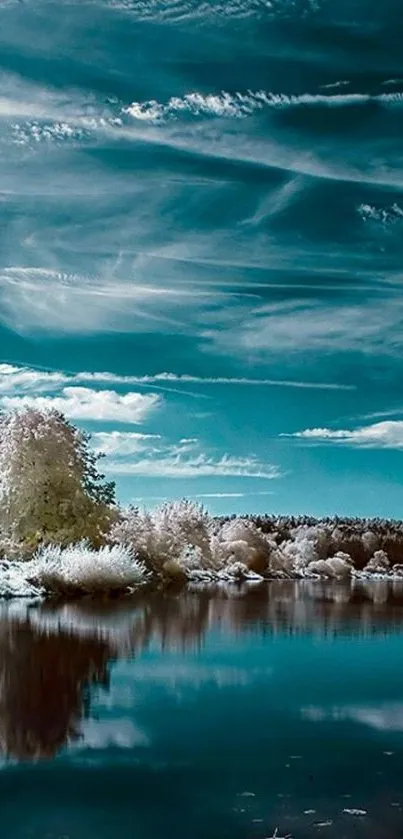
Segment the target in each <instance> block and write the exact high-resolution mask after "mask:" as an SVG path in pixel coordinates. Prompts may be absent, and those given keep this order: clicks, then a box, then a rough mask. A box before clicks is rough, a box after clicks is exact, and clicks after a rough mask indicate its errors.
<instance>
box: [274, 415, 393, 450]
mask: <svg viewBox="0 0 403 839" xmlns="http://www.w3.org/2000/svg"><path fill="white" fill-rule="evenodd" d="M281 436H282V437H296V438H299V439H301V440H305V441H306V442H314V443H323V444H326V443H336V444H339V445H343V444H344V445H349V446H357V447H358V446H359V447H362V448H364V447H365V448H372V449H403V420H389V421H385V422H376V423H373V424H372V425H363V426H360V427H358V428H353V429H345V428H338V429H337V428H336V429H333V428H305V429H304V430H303V431H296V432H294V433H293V434H281Z"/></svg>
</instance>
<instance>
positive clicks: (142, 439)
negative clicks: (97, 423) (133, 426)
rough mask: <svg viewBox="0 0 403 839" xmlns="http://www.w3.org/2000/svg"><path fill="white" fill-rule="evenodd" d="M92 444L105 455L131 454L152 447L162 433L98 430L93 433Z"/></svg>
mask: <svg viewBox="0 0 403 839" xmlns="http://www.w3.org/2000/svg"><path fill="white" fill-rule="evenodd" d="M91 439H92V444H93V448H94V449H95V451H96V452H99V453H102V454H105V455H115V456H116V455H119V456H125V455H131V454H135V453H137V452H139V451H142V450H144V449H145V448H146V449H149V448H152V446H153V444H154V445H155V443H156V441H157V440H161V435H160V434H141V433H140V432H136V431H97V432H95V434H92V437H91Z"/></svg>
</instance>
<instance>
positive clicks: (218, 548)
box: [211, 519, 276, 573]
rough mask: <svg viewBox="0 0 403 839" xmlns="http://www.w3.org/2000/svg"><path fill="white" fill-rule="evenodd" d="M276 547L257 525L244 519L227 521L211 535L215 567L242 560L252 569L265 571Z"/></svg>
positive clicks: (259, 571)
mask: <svg viewBox="0 0 403 839" xmlns="http://www.w3.org/2000/svg"><path fill="white" fill-rule="evenodd" d="M275 548H276V545H275V543H274V542H271V540H269V539H268V538H267V537H266V536H265V535H264V534H263V533H262V532H261V531H260V530H258V528H257V527H256V525H254V524H253V523H252V522H250V521H245V520H244V519H233V520H232V521H229V522H226V523H225V524H223V525H221V526H220V527H219V528H218V530H217V531H216V532H215V533H214V534H213V535H212V537H211V550H212V554H213V557H214V564H215V567H224V566H226V565H228V564H229V563H231V564H232V563H234V562H241V563H243V564H244V565H246V566H247V567H248V568H249V569H250V570H251V571H255V572H257V573H264V572H265V571H266V570H267V567H268V563H269V558H270V553H271V551H272V550H274V549H275Z"/></svg>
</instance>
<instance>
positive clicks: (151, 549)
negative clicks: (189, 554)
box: [110, 501, 214, 574]
mask: <svg viewBox="0 0 403 839" xmlns="http://www.w3.org/2000/svg"><path fill="white" fill-rule="evenodd" d="M210 526H211V520H210V517H209V515H208V513H207V512H206V511H205V510H204V509H203V507H201V506H200V505H198V504H193V503H191V502H190V501H179V502H173V503H172V504H164V505H163V506H162V507H159V508H158V509H157V510H154V511H153V512H148V511H147V510H144V511H141V510H139V509H137V508H136V507H131V508H129V510H127V511H126V513H125V515H124V516H123V517H122V520H121V521H120V522H118V523H117V524H116V525H115V526H114V527H112V530H111V534H110V539H111V541H112V543H117V544H123V545H128V546H130V547H131V548H132V549H133V550H134V551H135V552H136V554H137V556H138V557H139V558H140V559H141V561H142V562H144V563H145V564H146V565H147V567H148V568H150V570H152V571H154V572H155V573H157V574H161V573H162V571H163V566H164V564H165V563H166V562H168V561H171V560H178V558H179V557H180V556H181V555H182V554H183V552H184V551H186V549H187V548H197V549H198V550H199V555H200V556H202V557H203V564H204V565H205V566H206V567H207V566H208V567H210V566H212V565H214V559H213V556H212V553H211V548H210Z"/></svg>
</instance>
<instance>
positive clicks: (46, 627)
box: [0, 581, 403, 760]
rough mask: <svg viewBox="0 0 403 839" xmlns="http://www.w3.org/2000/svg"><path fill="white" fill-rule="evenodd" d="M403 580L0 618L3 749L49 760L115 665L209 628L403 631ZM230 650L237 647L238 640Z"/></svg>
mask: <svg viewBox="0 0 403 839" xmlns="http://www.w3.org/2000/svg"><path fill="white" fill-rule="evenodd" d="M402 606H403V583H393V582H384V581H379V582H371V583H365V582H362V583H361V582H360V583H359V584H353V585H338V584H336V583H324V582H320V581H318V582H314V583H313V582H308V581H306V582H302V583H301V582H295V581H284V582H283V581H279V582H275V583H271V584H269V585H267V584H263V585H259V586H256V587H253V588H252V589H250V588H249V589H248V588H237V587H231V588H228V587H227V588H221V589H218V590H217V589H216V590H215V591H206V590H204V591H203V590H200V591H194V592H190V591H186V592H182V593H181V594H170V593H165V594H163V593H155V594H153V595H150V594H148V595H144V596H138V597H137V598H135V599H133V600H130V599H127V600H124V601H120V602H114V603H109V604H105V603H104V604H96V603H95V602H92V603H91V602H90V601H86V602H85V601H83V602H81V603H76V604H67V605H65V606H63V607H54V606H49V605H45V606H42V607H38V608H35V609H30V610H28V611H27V614H26V616H25V617H17V618H16V617H12V616H10V617H7V612H6V613H5V614H3V616H1V617H0V749H1V751H2V752H3V754H5V755H7V756H10V757H15V758H19V759H26V760H27V759H35V758H49V757H52V756H54V755H55V754H57V752H58V751H59V750H60V749H61V748H62V747H63V746H64V745H66V744H67V743H69V742H72V741H74V740H77V739H78V738H79V737H80V720H81V719H82V718H83V717H85V716H86V715H87V714H88V712H89V700H90V691H91V687H92V686H95V685H102V686H105V687H107V686H108V662H109V661H110V660H111V659H112V658H116V657H127V656H128V655H140V654H141V652H142V651H143V650H145V649H146V648H147V647H150V646H152V645H155V646H156V647H157V648H158V649H159V650H160V651H161V652H162V653H163V652H164V651H165V650H167V651H168V650H171V649H175V650H177V651H181V650H182V651H183V650H186V649H192V650H194V649H197V648H199V647H200V646H201V645H202V643H203V640H204V638H205V636H206V635H207V633H208V631H209V630H215V631H216V630H217V629H219V628H222V630H223V631H224V632H225V633H233V634H234V635H235V636H237V635H241V633H242V632H244V631H253V632H256V633H259V634H260V635H262V634H267V635H276V634H282V635H284V634H290V635H294V634H296V635H298V634H301V633H311V632H312V633H318V634H321V635H324V636H330V637H333V636H335V635H338V634H349V635H351V634H362V635H372V634H378V633H381V634H387V633H391V632H396V631H402V629H403V609H402ZM234 643H235V644H236V640H235V639H234Z"/></svg>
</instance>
